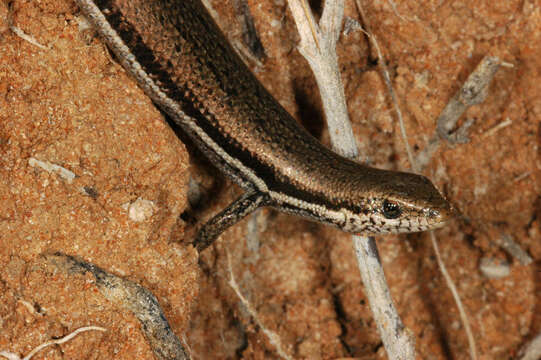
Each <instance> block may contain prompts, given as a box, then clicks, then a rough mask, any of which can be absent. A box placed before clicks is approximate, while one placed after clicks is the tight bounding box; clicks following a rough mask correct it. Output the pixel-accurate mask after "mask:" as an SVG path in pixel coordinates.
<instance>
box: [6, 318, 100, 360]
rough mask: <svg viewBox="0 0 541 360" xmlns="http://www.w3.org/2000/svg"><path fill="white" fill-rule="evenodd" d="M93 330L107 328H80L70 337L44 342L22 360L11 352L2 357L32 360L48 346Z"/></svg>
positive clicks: (13, 359) (14, 359)
mask: <svg viewBox="0 0 541 360" xmlns="http://www.w3.org/2000/svg"><path fill="white" fill-rule="evenodd" d="M91 330H95V331H107V329H105V328H102V327H100V326H92V325H91V326H83V327H80V328H78V329H77V330H75V331H73V332H71V333H69V334H68V335H66V336H64V337H62V338H60V339H55V340H50V341H46V342H44V343H43V344H40V345H38V346H36V347H35V348H34V349H33V350H32V351H30V352H29V353H28V355H26V356H25V357H24V358H22V359H21V358H20V357H19V356H18V355H16V354H14V353H11V352H8V351H0V356H3V357H5V358H7V359H9V360H30V359H31V358H32V357H33V356H34V355H36V353H38V352H39V351H41V350H42V349H44V348H46V347H47V346H51V345H55V344H57V345H59V344H63V343H65V342H67V341H70V340H71V339H73V338H74V337H75V336H77V334H79V333H82V332H84V331H91Z"/></svg>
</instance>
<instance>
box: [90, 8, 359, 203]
mask: <svg viewBox="0 0 541 360" xmlns="http://www.w3.org/2000/svg"><path fill="white" fill-rule="evenodd" d="M96 5H97V6H98V7H99V8H100V10H101V11H102V12H103V14H104V16H105V17H106V18H107V21H108V22H109V24H111V26H112V27H113V29H115V31H116V32H117V34H118V36H119V37H120V38H121V39H122V41H123V42H124V43H125V44H126V46H128V47H129V48H130V49H131V51H132V53H133V54H134V56H135V57H136V59H137V61H138V62H139V64H140V65H141V66H142V68H143V69H144V70H145V72H146V73H148V74H150V77H151V78H152V79H154V81H155V82H157V83H159V84H160V89H161V90H162V91H164V93H166V94H167V96H168V97H170V98H171V99H173V100H174V101H176V102H177V103H179V104H180V105H181V107H182V110H183V111H184V112H185V113H186V115H188V116H189V117H191V118H193V119H195V120H196V122H197V124H198V126H199V127H200V128H201V129H202V130H203V131H204V132H205V133H206V134H207V135H208V136H209V137H210V138H211V139H212V140H213V141H214V142H216V143H217V144H219V146H220V147H222V148H223V150H224V151H225V152H227V153H228V154H230V155H231V156H233V157H234V158H236V159H238V160H239V161H241V163H242V164H243V165H244V166H246V167H248V168H250V169H252V170H253V171H254V172H255V173H256V174H257V176H258V177H260V178H262V179H263V180H264V182H265V183H266V184H267V186H268V187H269V189H270V190H272V191H275V192H279V193H283V194H285V195H287V196H290V197H293V198H296V199H299V200H302V201H305V202H308V203H313V204H318V205H321V206H324V207H326V208H328V209H331V210H339V209H341V208H346V209H348V210H350V211H352V212H358V211H359V206H358V205H354V204H349V203H344V202H342V203H336V202H334V201H332V199H329V198H326V197H325V196H323V194H319V195H318V194H313V193H308V192H306V191H303V190H300V189H298V188H296V187H294V186H292V185H291V184H289V183H287V182H284V181H280V180H279V179H277V177H276V172H275V171H274V170H273V168H272V167H270V166H268V165H266V164H264V163H261V162H260V161H257V159H256V158H254V157H253V156H252V154H250V153H249V152H247V151H244V150H242V146H241V145H240V144H239V143H238V142H237V141H236V140H235V139H233V138H231V137H228V136H227V134H224V133H222V132H220V131H219V130H218V129H217V128H216V127H215V126H214V125H213V124H212V121H210V120H209V119H208V118H207V117H210V116H212V115H211V114H206V115H205V114H202V113H201V112H200V111H199V110H198V109H197V108H196V107H195V106H194V104H193V103H192V102H191V101H189V100H188V99H190V98H195V96H192V94H191V91H190V89H188V88H186V87H182V86H181V85H180V84H177V83H175V82H174V81H172V80H171V75H170V74H169V72H168V71H167V69H166V68H165V67H164V66H163V65H162V64H161V63H160V62H159V61H158V60H157V59H156V58H155V57H154V54H153V52H152V50H151V49H150V48H148V47H147V46H146V45H145V43H144V42H143V40H142V37H141V35H140V34H139V33H138V32H137V30H136V29H135V27H134V26H132V25H131V24H130V23H129V22H127V21H125V20H124V16H123V14H122V12H121V10H120V9H119V8H118V7H117V6H116V5H115V4H114V3H113V2H111V1H108V0H101V1H96ZM105 10H107V11H105ZM206 24H208V22H207V23H206ZM209 31H219V29H209ZM215 71H219V70H215ZM246 71H250V70H249V69H247V68H246ZM224 90H227V91H229V92H231V91H232V90H231V88H230V86H227V89H224ZM234 91H236V90H234ZM264 91H265V90H264ZM232 95H233V96H234V95H235V94H232ZM179 125H181V126H182V124H179ZM184 130H185V132H187V133H189V134H191V136H192V137H194V135H193V134H192V132H191V131H189V129H184ZM195 141H197V142H201V139H199V138H196V139H195ZM209 149H210V148H209ZM210 150H211V149H210ZM236 175H238V176H240V177H242V178H244V179H245V180H246V181H247V182H249V180H248V179H247V178H246V177H244V176H242V175H243V174H242V172H240V171H239V172H237V173H236Z"/></svg>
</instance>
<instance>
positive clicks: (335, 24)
mask: <svg viewBox="0 0 541 360" xmlns="http://www.w3.org/2000/svg"><path fill="white" fill-rule="evenodd" d="M288 3H289V9H290V10H291V13H292V14H293V18H294V19H295V23H296V24H297V29H298V31H299V35H300V37H301V41H300V43H299V47H298V48H299V52H300V53H301V54H302V55H303V56H304V58H305V59H306V61H308V64H310V67H311V68H312V72H313V73H314V76H315V78H316V82H317V85H318V88H319V91H320V94H321V100H322V102H323V109H324V111H325V115H326V118H327V125H328V128H329V135H330V138H331V144H332V146H333V148H334V150H335V151H336V152H338V153H339V154H342V155H344V156H346V157H349V158H356V157H357V155H358V151H357V144H356V142H355V137H354V136H353V130H352V128H351V123H350V121H349V116H348V112H347V107H346V97H345V95H344V88H343V86H342V80H341V77H340V72H339V71H338V57H337V56H336V42H337V41H338V37H339V36H340V29H341V24H342V17H343V15H344V2H343V1H340V0H338V1H337V0H332V1H326V2H325V7H324V8H323V15H322V16H321V20H320V23H319V25H318V24H317V23H316V22H315V20H314V16H313V15H312V12H311V11H310V9H309V7H308V5H307V3H306V0H288Z"/></svg>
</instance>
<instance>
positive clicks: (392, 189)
mask: <svg viewBox="0 0 541 360" xmlns="http://www.w3.org/2000/svg"><path fill="white" fill-rule="evenodd" d="M378 172H380V173H379V174H378V176H377V180H376V181H373V182H372V184H371V186H370V190H368V191H366V190H367V189H366V188H365V189H364V190H363V194H364V195H365V196H366V194H368V197H365V198H364V202H365V203H364V204H363V206H362V210H363V214H361V215H360V216H358V217H356V219H355V216H354V219H349V220H350V223H351V227H352V228H351V229H349V230H350V231H352V232H356V231H355V229H354V227H355V226H356V225H357V226H358V227H359V231H358V232H359V233H362V234H380V233H409V232H418V231H425V230H430V229H435V228H439V227H441V226H443V225H445V224H446V223H447V222H448V221H449V220H450V219H452V218H453V217H454V215H455V212H454V210H453V208H452V207H451V205H450V204H449V202H448V201H447V200H445V199H444V198H443V196H442V195H441V194H440V192H439V191H438V190H437V189H436V188H435V187H434V185H432V183H431V182H430V180H428V179H427V178H426V177H424V176H422V175H416V174H410V173H401V172H390V171H384V170H378ZM365 180H366V179H365ZM372 180H374V179H372Z"/></svg>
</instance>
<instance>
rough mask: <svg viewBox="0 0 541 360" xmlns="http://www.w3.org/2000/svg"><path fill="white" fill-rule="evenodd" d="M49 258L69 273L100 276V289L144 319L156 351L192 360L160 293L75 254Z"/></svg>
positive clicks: (168, 358) (164, 357)
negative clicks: (167, 316) (106, 270)
mask: <svg viewBox="0 0 541 360" xmlns="http://www.w3.org/2000/svg"><path fill="white" fill-rule="evenodd" d="M45 258H46V259H47V260H48V261H49V262H50V263H51V264H52V265H54V266H56V267H57V268H58V269H59V270H61V271H63V272H65V273H67V274H69V275H70V274H83V273H85V272H89V273H91V274H92V275H93V276H94V277H95V279H96V286H97V288H98V289H99V291H100V293H101V294H102V295H103V296H105V297H106V298H107V299H108V300H109V301H111V302H113V303H115V304H118V305H120V306H122V307H123V308H125V309H128V310H130V311H131V312H133V314H134V315H135V316H136V317H137V319H138V320H139V321H140V322H141V325H142V326H141V329H142V330H143V332H144V333H145V337H146V338H147V340H148V342H149V344H150V347H151V348H152V350H153V351H154V355H155V356H156V358H157V359H160V360H188V359H190V356H189V355H188V353H187V352H186V350H184V347H183V346H182V344H181V343H180V340H179V339H178V338H177V337H176V335H175V334H174V333H173V330H171V327H170V326H169V323H168V322H167V320H166V318H165V315H164V314H163V311H162V309H161V307H160V304H159V303H158V300H157V299H156V297H155V296H154V295H153V294H152V293H151V292H150V291H148V290H147V289H145V288H144V287H142V286H141V285H139V284H136V283H134V282H133V281H129V280H125V279H122V278H119V277H118V276H115V275H113V274H110V273H107V272H105V271H104V270H102V269H100V268H99V267H97V266H96V265H94V264H91V263H88V262H85V261H82V260H80V259H77V258H75V257H73V256H69V255H64V254H61V253H56V254H54V255H46V256H45Z"/></svg>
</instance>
